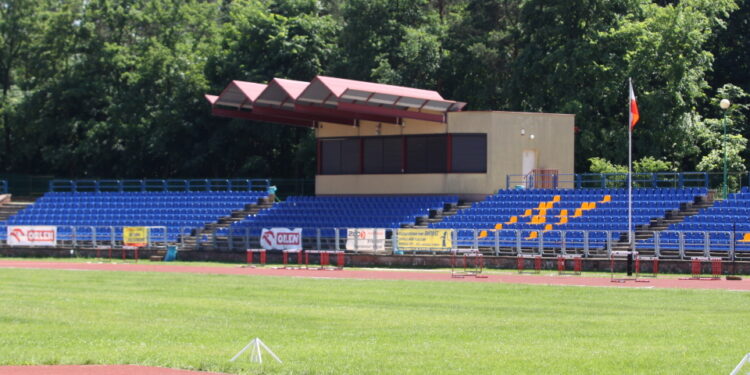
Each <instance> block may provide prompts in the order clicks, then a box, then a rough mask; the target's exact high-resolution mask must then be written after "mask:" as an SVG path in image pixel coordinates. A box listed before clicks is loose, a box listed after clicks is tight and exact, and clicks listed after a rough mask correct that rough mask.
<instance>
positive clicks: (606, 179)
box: [505, 172, 709, 189]
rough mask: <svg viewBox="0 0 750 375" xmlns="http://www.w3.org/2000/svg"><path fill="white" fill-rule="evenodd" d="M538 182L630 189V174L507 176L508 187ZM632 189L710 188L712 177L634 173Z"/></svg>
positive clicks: (685, 173) (705, 175) (555, 185)
mask: <svg viewBox="0 0 750 375" xmlns="http://www.w3.org/2000/svg"><path fill="white" fill-rule="evenodd" d="M535 179H542V180H544V181H545V183H547V184H550V185H551V186H548V187H549V188H575V189H585V188H624V187H627V179H628V174H627V173H576V174H551V175H546V174H536V175H535V174H529V175H515V174H511V175H507V176H506V177H505V188H506V189H510V188H511V187H516V186H523V187H525V188H533V187H535V186H537V184H536V183H535ZM632 180H633V186H634V187H639V188H667V187H672V188H684V187H703V188H708V187H709V176H708V173H706V172H658V173H633V174H632Z"/></svg>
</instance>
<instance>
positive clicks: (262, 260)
mask: <svg viewBox="0 0 750 375" xmlns="http://www.w3.org/2000/svg"><path fill="white" fill-rule="evenodd" d="M246 253H247V267H256V265H254V264H253V256H254V255H255V254H258V266H260V267H263V266H265V265H266V250H265V249H247V250H246Z"/></svg>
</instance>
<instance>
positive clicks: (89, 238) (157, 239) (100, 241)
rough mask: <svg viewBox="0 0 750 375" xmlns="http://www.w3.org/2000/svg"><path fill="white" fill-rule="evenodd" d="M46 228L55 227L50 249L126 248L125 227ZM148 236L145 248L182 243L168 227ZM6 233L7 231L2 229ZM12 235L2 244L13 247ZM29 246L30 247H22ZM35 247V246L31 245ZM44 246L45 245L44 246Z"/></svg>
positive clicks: (153, 229) (155, 229) (49, 238)
mask: <svg viewBox="0 0 750 375" xmlns="http://www.w3.org/2000/svg"><path fill="white" fill-rule="evenodd" d="M20 227H24V228H31V229H33V228H34V227H35V226H20ZM42 227H44V228H49V227H54V228H55V235H54V236H49V235H47V236H45V238H44V240H45V242H54V243H55V245H52V246H48V247H59V248H96V247H98V246H110V247H115V248H119V247H122V246H124V245H125V244H124V243H123V227H115V226H66V225H58V226H42ZM146 228H148V235H147V236H146V238H145V243H144V247H153V248H156V247H166V246H167V245H169V244H173V243H175V242H178V241H180V237H179V236H176V240H170V238H169V230H168V229H167V227H161V226H149V227H146ZM1 230H3V231H5V230H6V229H5V228H3V229H1ZM192 231H193V229H189V228H185V232H186V233H191V232H192ZM12 235H13V234H12V233H7V234H6V236H5V239H2V240H0V244H2V245H7V246H13V245H12V244H10V243H9V241H8V238H7V237H8V236H12ZM33 241H34V239H29V240H28V241H25V242H24V243H26V242H32V243H33ZM21 246H29V245H21ZM31 246H33V245H31ZM42 246H44V245H42Z"/></svg>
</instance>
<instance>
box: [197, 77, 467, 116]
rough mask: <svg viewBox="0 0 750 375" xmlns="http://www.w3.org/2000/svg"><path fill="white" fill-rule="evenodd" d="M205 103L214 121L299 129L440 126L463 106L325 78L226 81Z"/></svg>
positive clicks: (431, 94) (415, 92) (432, 95)
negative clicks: (414, 122) (363, 124)
mask: <svg viewBox="0 0 750 375" xmlns="http://www.w3.org/2000/svg"><path fill="white" fill-rule="evenodd" d="M206 99H207V100H208V101H209V102H210V103H211V106H212V107H213V113H214V114H215V115H218V116H226V117H238V118H245V119H251V120H252V119H257V120H259V121H270V122H277V123H282V124H283V123H286V124H288V125H301V126H314V124H315V123H316V122H334V123H340V124H348V125H356V124H357V122H358V121H359V120H368V121H377V122H387V123H400V122H401V119H402V118H413V119H420V120H426V121H432V122H445V113H447V112H451V111H460V110H461V109H463V107H464V106H465V105H466V103H461V102H456V101H452V100H445V99H443V97H442V96H440V94H439V93H437V92H436V91H430V90H422V89H415V88H409V87H401V86H392V85H384V84H380V83H372V82H363V81H354V80H349V79H342V78H334V77H325V76H317V77H315V79H313V80H312V81H311V82H304V81H294V80H288V79H282V78H274V79H272V80H271V82H269V83H268V85H264V84H260V83H254V82H243V81H232V82H230V84H229V85H227V87H226V88H225V89H224V90H223V91H222V93H221V94H220V95H219V96H218V97H216V96H212V95H206ZM224 107H231V108H233V109H229V108H224ZM248 110H249V111H248ZM235 112H238V113H235ZM239 112H241V115H240V113H239ZM235 114H236V116H235ZM261 115H263V116H262V117H263V118H261ZM269 118H272V119H273V120H275V121H271V120H269ZM284 119H289V120H294V121H288V122H284Z"/></svg>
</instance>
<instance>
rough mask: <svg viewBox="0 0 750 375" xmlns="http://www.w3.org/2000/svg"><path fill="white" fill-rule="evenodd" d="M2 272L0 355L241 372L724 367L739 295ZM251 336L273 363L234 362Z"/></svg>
mask: <svg viewBox="0 0 750 375" xmlns="http://www.w3.org/2000/svg"><path fill="white" fill-rule="evenodd" d="M164 267H169V266H166V265H165V266H164ZM446 278H448V276H447V274H446ZM0 285H1V287H0V290H1V291H2V293H0V328H1V329H2V332H3V334H2V335H0V365H12V364H16V365H17V364H125V363H128V364H140V365H152V366H166V367H177V368H191V369H201V370H209V371H219V372H228V373H241V374H257V373H264V374H458V373H462V374H463V373H477V374H623V373H628V374H710V373H724V374H725V373H729V372H730V371H731V370H732V368H733V367H734V366H735V364H736V363H737V362H738V361H739V360H740V359H741V358H742V356H744V355H745V353H746V352H747V346H746V344H747V339H746V337H745V335H743V333H742V332H741V327H743V326H745V325H746V323H747V311H748V308H750V299H748V296H747V294H746V293H737V292H730V291H719V290H715V291H711V290H676V289H675V290H665V289H662V290H659V289H647V288H646V289H641V288H638V289H635V288H633V289H631V288H627V289H622V288H586V287H583V288H582V287H558V286H526V285H510V284H495V283H465V282H448V281H446V282H424V281H420V282H413V281H412V282H409V281H375V280H346V279H341V280H334V279H312V278H281V277H278V278H277V277H258V276H226V275H190V274H158V273H138V272H97V271H91V272H74V271H57V270H21V269H3V270H2V272H0ZM255 337H260V338H261V339H262V340H263V341H264V342H265V343H266V344H268V345H269V346H270V347H271V348H272V349H273V350H274V351H275V353H276V354H278V355H279V356H280V357H281V359H282V360H283V361H284V363H283V364H282V365H279V364H276V363H274V362H272V361H268V360H270V358H268V357H264V359H266V360H267V361H264V365H263V367H262V370H261V368H260V366H259V365H257V364H253V363H250V362H249V361H248V357H244V358H243V359H242V360H238V361H237V362H234V363H233V362H229V358H231V357H232V356H233V355H234V354H235V353H237V352H238V351H239V350H240V349H241V348H242V347H243V346H244V345H245V344H247V343H248V342H249V341H250V340H251V339H253V338H255Z"/></svg>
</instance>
